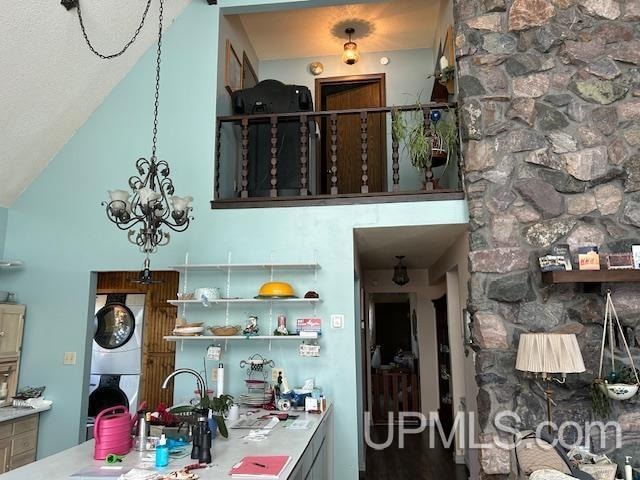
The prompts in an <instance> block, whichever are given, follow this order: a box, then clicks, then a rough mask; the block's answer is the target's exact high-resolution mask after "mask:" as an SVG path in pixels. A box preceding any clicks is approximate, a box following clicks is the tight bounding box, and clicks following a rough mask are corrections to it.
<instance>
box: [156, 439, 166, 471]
mask: <svg viewBox="0 0 640 480" xmlns="http://www.w3.org/2000/svg"><path fill="white" fill-rule="evenodd" d="M167 465H169V447H167V437H166V436H165V434H164V433H163V434H162V435H161V436H160V441H159V442H158V445H157V446H156V467H166V466H167Z"/></svg>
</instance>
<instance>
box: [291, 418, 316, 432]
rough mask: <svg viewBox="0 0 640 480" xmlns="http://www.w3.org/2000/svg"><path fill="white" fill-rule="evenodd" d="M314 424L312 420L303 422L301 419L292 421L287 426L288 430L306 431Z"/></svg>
mask: <svg viewBox="0 0 640 480" xmlns="http://www.w3.org/2000/svg"><path fill="white" fill-rule="evenodd" d="M313 424H314V421H313V420H303V419H301V418H299V419H297V420H294V421H293V422H292V423H291V424H289V425H288V426H287V428H288V429H289V430H306V429H308V428H311V426H312V425H313Z"/></svg>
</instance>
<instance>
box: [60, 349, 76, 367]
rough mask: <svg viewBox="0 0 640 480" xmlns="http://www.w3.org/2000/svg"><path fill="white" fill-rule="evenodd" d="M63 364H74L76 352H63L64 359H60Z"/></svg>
mask: <svg viewBox="0 0 640 480" xmlns="http://www.w3.org/2000/svg"><path fill="white" fill-rule="evenodd" d="M62 363H63V364H64V365H75V364H76V352H64V359H63V361H62Z"/></svg>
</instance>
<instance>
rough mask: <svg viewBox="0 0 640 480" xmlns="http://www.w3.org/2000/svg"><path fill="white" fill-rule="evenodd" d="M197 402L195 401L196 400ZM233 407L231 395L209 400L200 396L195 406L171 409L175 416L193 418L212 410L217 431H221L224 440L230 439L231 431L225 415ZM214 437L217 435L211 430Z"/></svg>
mask: <svg viewBox="0 0 640 480" xmlns="http://www.w3.org/2000/svg"><path fill="white" fill-rule="evenodd" d="M194 401H195V399H194ZM231 405H233V397H232V396H231V395H220V396H219V397H213V398H209V397H208V396H206V395H204V396H203V395H200V399H199V400H197V402H196V403H195V405H184V406H179V407H174V408H172V409H171V413H172V414H173V415H182V416H193V415H194V414H197V413H198V412H202V411H207V412H208V411H209V410H211V412H213V413H212V416H213V419H214V420H215V423H216V426H217V427H218V428H217V430H219V431H220V435H222V436H223V437H224V438H227V437H229V431H228V430H227V425H226V424H225V422H224V414H225V413H227V412H228V411H229V408H230V407H231ZM211 433H212V436H213V437H215V435H216V433H215V431H214V429H213V428H212V429H211Z"/></svg>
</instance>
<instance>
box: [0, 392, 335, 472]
mask: <svg viewBox="0 0 640 480" xmlns="http://www.w3.org/2000/svg"><path fill="white" fill-rule="evenodd" d="M331 411H332V407H331V406H330V405H329V406H328V408H327V410H326V411H325V412H324V413H322V414H309V413H304V412H291V413H292V414H296V415H297V414H299V415H300V416H299V417H298V418H299V419H309V420H313V421H314V422H313V425H312V426H311V428H309V429H306V430H291V429H286V428H284V427H283V426H282V425H276V427H274V428H273V429H272V431H271V432H270V434H269V438H268V439H266V440H263V441H260V442H255V441H247V440H245V439H243V437H244V436H245V435H246V434H247V433H248V432H249V430H242V429H237V430H236V429H229V438H227V439H225V438H222V437H221V436H220V435H219V434H218V437H217V438H215V439H214V441H213V449H212V457H213V460H212V462H211V465H210V467H209V468H207V469H202V470H195V471H194V473H196V474H198V475H199V477H200V479H201V480H214V479H223V478H224V479H229V478H230V477H229V470H231V467H232V466H233V465H234V464H236V463H237V462H239V461H240V460H241V459H242V458H243V457H245V456H247V455H288V456H290V457H291V462H290V463H289V465H288V466H287V468H286V470H285V472H284V473H283V475H282V477H281V478H283V479H286V478H288V477H289V475H290V474H291V473H292V471H293V469H294V468H295V466H296V464H297V462H298V460H299V459H300V458H301V457H302V454H303V453H304V451H305V448H306V447H307V445H308V444H309V442H310V441H311V438H312V437H313V434H314V433H315V431H316V430H317V428H318V426H319V425H320V422H321V421H322V420H323V419H324V418H325V417H326V416H327V415H328V414H329V413H330V412H331ZM265 413H266V412H265ZM269 413H270V412H269ZM148 455H151V456H152V457H153V455H154V453H153V452H137V451H135V450H133V451H131V452H130V453H129V454H128V455H127V456H126V458H125V461H124V462H123V463H122V464H120V465H123V467H132V466H135V465H136V464H137V463H138V462H139V461H140V460H141V459H142V458H143V457H145V456H148ZM192 463H196V460H192V459H191V458H190V457H189V456H187V457H186V458H182V459H175V460H172V461H171V462H170V463H169V466H168V467H167V468H165V469H164V470H163V471H167V472H168V471H171V470H175V469H179V468H180V467H182V466H184V465H189V464H192ZM91 465H95V466H100V465H105V463H104V462H103V461H96V460H93V440H90V441H88V442H85V443H82V444H80V445H77V446H75V447H72V448H70V449H68V450H64V451H62V452H60V453H57V454H55V455H52V456H50V457H47V458H44V459H42V460H39V461H37V462H35V463H31V464H29V465H25V466H24V467H21V468H18V469H17V470H13V471H11V472H8V473H5V474H4V475H1V476H0V477H1V478H2V480H14V479H15V480H18V479H21V480H24V479H25V478H46V479H47V480H64V479H67V478H68V477H69V476H70V475H72V474H74V473H76V472H78V471H80V470H83V469H84V468H87V467H89V466H91ZM74 478H77V477H74ZM113 478H114V479H115V478H117V477H113Z"/></svg>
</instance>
